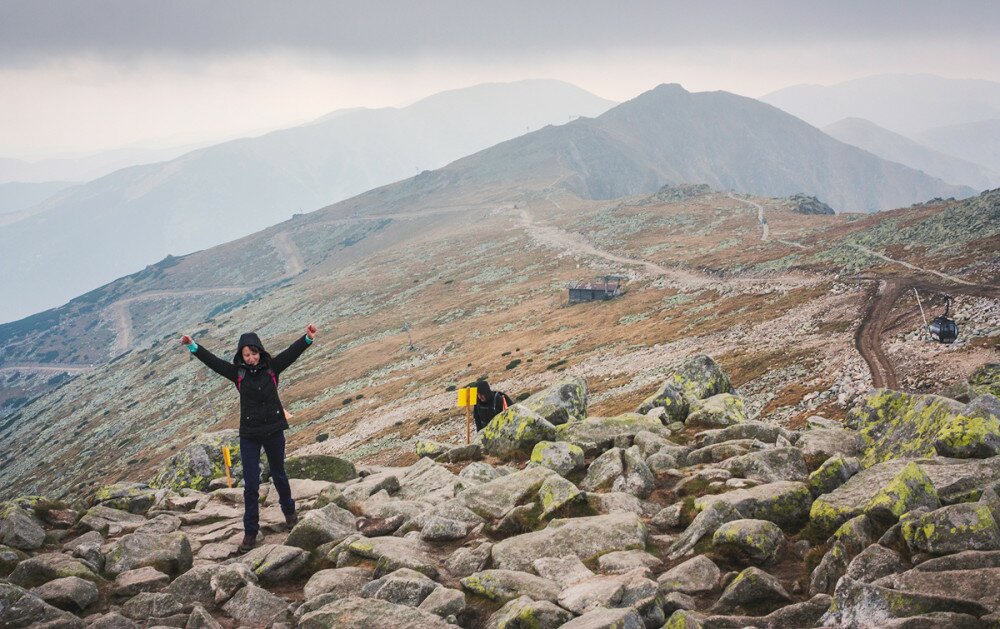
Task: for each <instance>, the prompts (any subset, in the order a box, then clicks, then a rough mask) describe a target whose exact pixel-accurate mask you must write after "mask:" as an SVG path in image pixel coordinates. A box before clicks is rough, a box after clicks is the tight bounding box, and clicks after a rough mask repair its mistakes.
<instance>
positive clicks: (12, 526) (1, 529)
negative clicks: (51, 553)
mask: <svg viewBox="0 0 1000 629" xmlns="http://www.w3.org/2000/svg"><path fill="white" fill-rule="evenodd" d="M44 543H45V529H43V528H42V525H41V524H40V523H39V522H38V521H37V520H36V519H35V518H34V517H32V515H31V514H30V513H29V512H27V511H25V510H24V509H22V508H21V507H19V506H17V505H16V504H14V503H11V502H5V503H0V544H5V545H7V546H11V547H13V548H17V549H20V550H37V549H39V548H41V547H42V545H43V544H44Z"/></svg>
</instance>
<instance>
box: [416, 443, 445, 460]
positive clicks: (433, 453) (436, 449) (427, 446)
mask: <svg viewBox="0 0 1000 629" xmlns="http://www.w3.org/2000/svg"><path fill="white" fill-rule="evenodd" d="M454 447H455V446H453V445H452V444H450V443H441V442H440V441H434V440H432V439H417V443H416V445H415V446H414V450H415V451H416V453H417V456H419V457H427V458H429V459H436V458H438V457H439V456H441V455H442V454H444V453H445V452H447V451H449V450H451V449H452V448H454Z"/></svg>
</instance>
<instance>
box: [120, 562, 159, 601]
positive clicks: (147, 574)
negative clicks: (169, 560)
mask: <svg viewBox="0 0 1000 629" xmlns="http://www.w3.org/2000/svg"><path fill="white" fill-rule="evenodd" d="M169 584H170V576H169V575H166V574H164V573H162V572H160V571H159V570H157V569H156V568H152V567H149V566H146V567H145V568H136V569H135V570H126V571H125V572H122V573H121V574H119V575H118V576H117V577H115V580H114V583H112V584H111V595H112V596H114V597H116V598H120V599H126V598H132V597H133V596H135V595H136V594H139V593H140V592H159V591H160V590H162V589H163V588H165V587H167V585H169Z"/></svg>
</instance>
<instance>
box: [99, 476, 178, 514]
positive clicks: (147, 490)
mask: <svg viewBox="0 0 1000 629" xmlns="http://www.w3.org/2000/svg"><path fill="white" fill-rule="evenodd" d="M162 494H163V492H162V491H161V492H157V491H156V490H155V489H153V488H151V487H150V486H149V485H147V484H145V483H114V484H112V485H105V486H104V487H101V488H100V489H98V490H97V492H96V493H95V494H94V497H93V502H94V504H100V505H103V506H105V507H111V508H112V509H120V510H122V511H128V512H129V513H136V514H139V515H144V514H145V513H146V512H147V511H149V508H150V507H152V506H153V503H154V502H156V500H157V499H158V498H159V497H160V495H162Z"/></svg>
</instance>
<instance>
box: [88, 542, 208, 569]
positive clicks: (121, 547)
mask: <svg viewBox="0 0 1000 629" xmlns="http://www.w3.org/2000/svg"><path fill="white" fill-rule="evenodd" d="M193 561H194V557H193V555H192V553H191V543H190V542H189V541H188V537H187V535H186V534H184V533H181V532H176V533H167V534H165V535H164V534H159V533H138V532H136V533H130V534H129V535H125V536H124V537H122V538H120V539H118V540H115V542H114V543H113V544H112V545H111V547H110V548H109V549H108V550H107V552H106V553H105V555H104V571H105V573H107V574H108V576H111V577H117V576H118V575H119V574H121V573H123V572H125V571H127V570H135V569H136V568H142V567H144V566H150V567H153V568H156V569H157V570H159V571H160V572H163V573H165V574H168V575H173V576H176V575H179V574H181V573H182V572H185V571H187V570H188V569H190V568H191V565H192V563H193Z"/></svg>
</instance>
